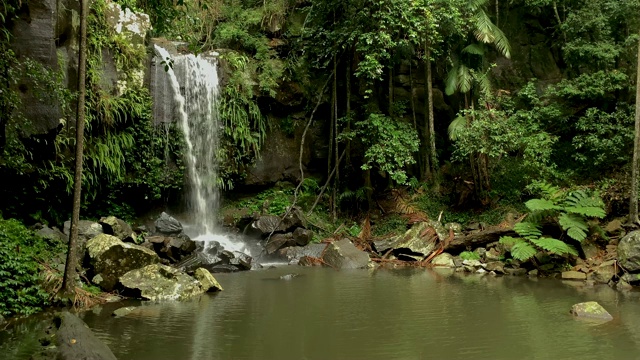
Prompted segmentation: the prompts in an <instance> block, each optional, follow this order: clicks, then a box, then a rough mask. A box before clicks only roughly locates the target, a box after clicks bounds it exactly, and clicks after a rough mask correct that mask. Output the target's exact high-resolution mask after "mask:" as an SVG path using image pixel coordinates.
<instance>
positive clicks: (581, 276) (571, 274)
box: [562, 271, 587, 280]
mask: <svg viewBox="0 0 640 360" xmlns="http://www.w3.org/2000/svg"><path fill="white" fill-rule="evenodd" d="M562 279H563V280H587V274H585V273H582V272H579V271H564V272H563V273H562Z"/></svg>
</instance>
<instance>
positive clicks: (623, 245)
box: [618, 230, 640, 272]
mask: <svg viewBox="0 0 640 360" xmlns="http://www.w3.org/2000/svg"><path fill="white" fill-rule="evenodd" d="M618 263H619V264H620V266H622V268H624V269H625V270H627V271H629V272H638V271H640V230H636V231H632V232H630V233H628V234H627V235H626V236H625V237H623V238H622V240H620V242H619V243H618Z"/></svg>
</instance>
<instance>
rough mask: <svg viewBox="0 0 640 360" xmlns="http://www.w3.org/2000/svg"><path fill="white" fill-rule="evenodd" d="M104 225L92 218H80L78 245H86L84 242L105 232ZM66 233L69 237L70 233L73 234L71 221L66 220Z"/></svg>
mask: <svg viewBox="0 0 640 360" xmlns="http://www.w3.org/2000/svg"><path fill="white" fill-rule="evenodd" d="M103 233H104V231H103V230H102V225H100V224H99V223H97V222H95V221H91V220H80V221H78V246H84V244H85V243H86V242H87V240H89V239H93V238H94V237H96V236H98V235H100V234H103ZM64 234H65V235H66V238H67V239H68V238H69V234H71V221H70V220H69V221H65V222H64Z"/></svg>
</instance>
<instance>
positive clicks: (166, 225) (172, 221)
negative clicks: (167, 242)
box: [154, 212, 182, 235]
mask: <svg viewBox="0 0 640 360" xmlns="http://www.w3.org/2000/svg"><path fill="white" fill-rule="evenodd" d="M154 225H155V226H156V232H157V233H160V234H164V235H177V234H180V233H181V232H182V224H181V223H180V221H178V220H176V218H174V217H173V216H171V215H169V214H167V213H166V212H162V214H160V217H159V218H158V219H156V221H155V223H154Z"/></svg>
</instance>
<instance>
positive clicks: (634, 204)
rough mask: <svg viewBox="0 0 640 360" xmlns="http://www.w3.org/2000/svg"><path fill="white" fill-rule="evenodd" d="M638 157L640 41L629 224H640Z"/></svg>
mask: <svg viewBox="0 0 640 360" xmlns="http://www.w3.org/2000/svg"><path fill="white" fill-rule="evenodd" d="M638 157H640V40H639V41H638V68H637V69H636V126H635V135H634V139H633V163H632V166H631V196H630V198H629V223H630V224H631V223H634V224H639V223H640V220H639V219H638V170H639V169H638V160H639V159H638Z"/></svg>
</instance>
